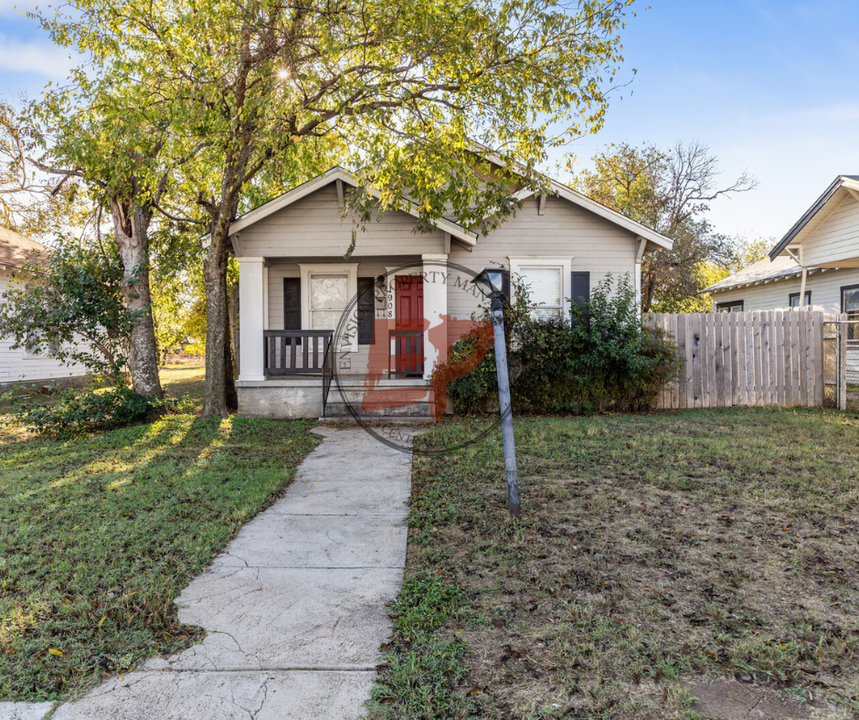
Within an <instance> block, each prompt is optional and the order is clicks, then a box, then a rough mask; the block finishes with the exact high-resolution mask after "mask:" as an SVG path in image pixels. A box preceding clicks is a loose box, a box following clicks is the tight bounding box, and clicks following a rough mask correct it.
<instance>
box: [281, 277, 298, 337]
mask: <svg viewBox="0 0 859 720" xmlns="http://www.w3.org/2000/svg"><path fill="white" fill-rule="evenodd" d="M283 329H284V330H301V279H300V278H284V279H283Z"/></svg>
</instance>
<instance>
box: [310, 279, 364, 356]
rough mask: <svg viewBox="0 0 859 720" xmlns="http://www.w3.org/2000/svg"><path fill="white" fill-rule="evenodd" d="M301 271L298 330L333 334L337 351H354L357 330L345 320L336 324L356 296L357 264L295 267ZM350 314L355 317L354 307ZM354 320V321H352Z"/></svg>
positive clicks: (355, 348) (356, 343)
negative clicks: (338, 332)
mask: <svg viewBox="0 0 859 720" xmlns="http://www.w3.org/2000/svg"><path fill="white" fill-rule="evenodd" d="M298 267H299V269H300V270H301V286H300V287H301V308H300V310H301V326H302V328H305V329H307V330H337V329H338V326H339V327H340V331H341V334H340V338H339V342H338V343H337V344H338V349H340V350H343V349H351V350H357V346H358V329H357V326H356V324H355V323H354V322H349V321H348V320H347V321H346V322H344V323H343V325H340V320H341V319H342V318H343V314H344V313H345V312H346V309H347V307H349V305H350V301H352V300H353V299H354V298H355V296H356V295H357V294H358V264H357V263H354V264H345V263H325V264H322V263H320V264H318V265H305V264H299V266H298ZM351 305H352V312H353V314H355V315H356V316H357V312H356V309H355V307H354V305H355V303H354V302H352V303H351ZM353 320H354V318H353Z"/></svg>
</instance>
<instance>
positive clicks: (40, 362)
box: [0, 271, 87, 383]
mask: <svg viewBox="0 0 859 720" xmlns="http://www.w3.org/2000/svg"><path fill="white" fill-rule="evenodd" d="M11 283H12V281H11V279H10V278H9V275H8V274H7V273H5V272H3V271H0V302H5V295H6V291H7V290H8V288H9V286H10V285H11ZM13 343H14V340H13V339H12V338H10V337H6V336H3V335H0V383H13V382H29V381H33V380H56V379H59V378H68V377H83V376H84V375H86V374H87V370H86V368H85V367H84V366H83V365H63V364H62V363H61V362H58V361H57V360H52V359H50V358H41V357H27V356H26V354H25V353H24V349H23V348H15V349H13V348H12V345H13Z"/></svg>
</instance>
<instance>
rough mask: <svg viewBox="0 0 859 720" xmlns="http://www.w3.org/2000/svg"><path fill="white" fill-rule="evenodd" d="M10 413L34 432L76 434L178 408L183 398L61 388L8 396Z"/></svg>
mask: <svg viewBox="0 0 859 720" xmlns="http://www.w3.org/2000/svg"><path fill="white" fill-rule="evenodd" d="M10 399H11V400H12V403H13V406H12V416H13V418H14V419H15V421H16V422H19V423H21V424H22V425H27V426H28V427H30V428H31V429H33V430H34V431H36V432H37V433H62V434H70V435H77V434H81V433H86V432H93V431H96V430H110V429H113V428H118V427H123V426H125V425H130V424H132V423H136V422H142V421H144V420H148V419H154V418H155V417H157V416H160V415H164V414H167V413H173V412H180V411H182V409H184V408H185V406H186V404H187V403H186V401H185V400H184V399H178V400H177V399H167V400H157V399H155V398H147V397H144V396H143V395H138V394H137V393H136V392H134V391H133V390H130V389H129V388H127V387H110V388H104V389H93V388H88V389H86V390H75V389H71V388H70V389H66V390H60V391H59V392H57V393H56V394H54V395H51V396H48V397H47V398H45V397H42V398H41V399H37V400H34V399H33V396H22V397H17V398H10Z"/></svg>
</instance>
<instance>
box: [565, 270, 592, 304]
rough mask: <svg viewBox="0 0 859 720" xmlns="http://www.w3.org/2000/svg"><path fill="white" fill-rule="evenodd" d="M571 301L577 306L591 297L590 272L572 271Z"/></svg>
mask: <svg viewBox="0 0 859 720" xmlns="http://www.w3.org/2000/svg"><path fill="white" fill-rule="evenodd" d="M570 287H571V288H572V291H573V292H572V301H573V303H574V304H575V305H577V306H578V307H581V306H582V305H584V304H585V303H586V302H587V301H588V300H590V298H591V274H590V273H589V272H574V273H572V282H571V283H570Z"/></svg>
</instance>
